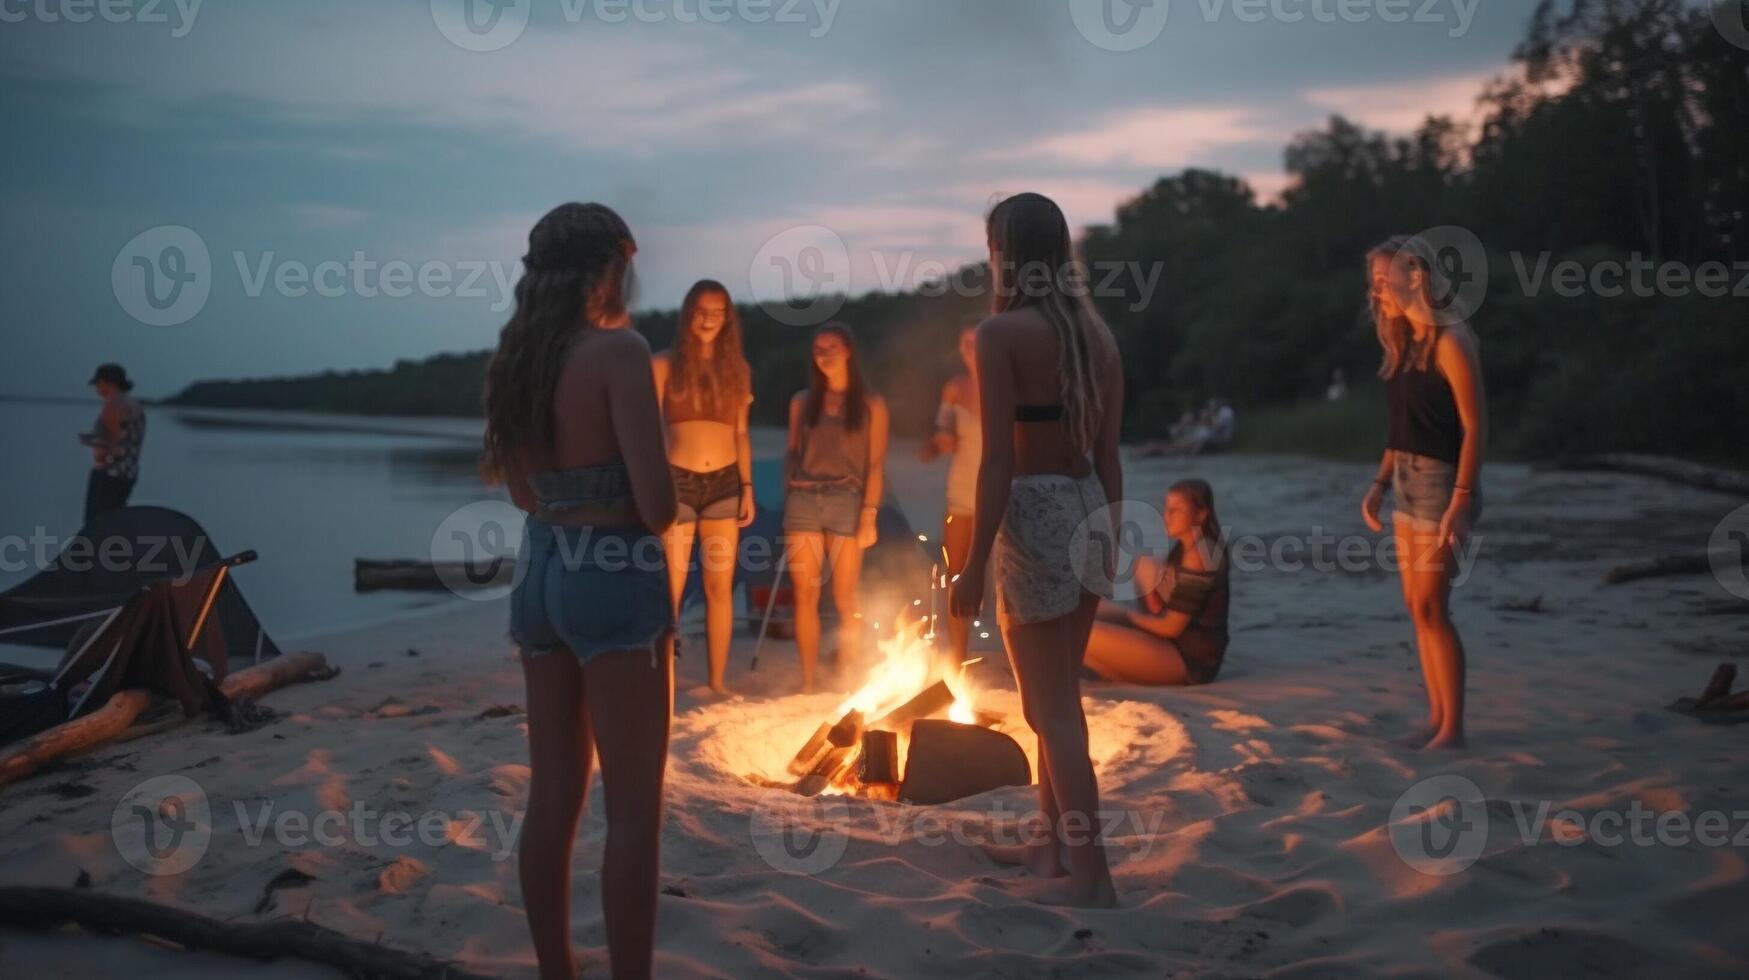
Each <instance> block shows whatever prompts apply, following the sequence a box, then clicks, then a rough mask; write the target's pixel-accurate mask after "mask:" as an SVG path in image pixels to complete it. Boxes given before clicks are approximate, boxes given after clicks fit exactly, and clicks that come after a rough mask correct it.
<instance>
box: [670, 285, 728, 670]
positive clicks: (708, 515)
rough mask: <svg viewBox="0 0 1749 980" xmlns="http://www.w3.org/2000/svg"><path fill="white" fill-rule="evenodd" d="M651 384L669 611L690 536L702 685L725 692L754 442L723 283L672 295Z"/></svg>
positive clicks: (686, 566)
mask: <svg viewBox="0 0 1749 980" xmlns="http://www.w3.org/2000/svg"><path fill="white" fill-rule="evenodd" d="M653 366H654V371H655V382H656V393H657V395H658V396H659V397H660V398H661V400H662V414H663V418H664V419H665V420H666V421H667V423H668V462H669V463H670V464H672V466H673V470H674V487H675V490H676V492H677V494H678V495H679V500H680V512H679V513H680V516H679V519H677V520H676V521H675V522H674V527H673V528H671V529H670V530H669V531H668V533H667V534H666V535H665V536H664V537H663V540H664V542H665V543H666V545H667V547H668V582H669V592H670V594H671V596H672V599H673V603H674V615H675V618H677V619H678V618H679V616H680V596H681V593H682V592H683V591H685V589H686V575H687V572H688V571H689V570H690V566H691V564H692V548H693V542H694V541H695V540H696V541H697V543H698V553H699V566H700V570H701V575H700V577H701V578H702V580H703V582H704V602H705V644H706V647H707V654H708V656H709V661H710V689H711V690H712V691H714V692H716V693H717V694H719V695H726V694H728V693H729V684H728V680H727V676H726V674H727V668H728V663H729V639H730V637H731V635H732V634H733V632H734V629H735V604H734V603H735V600H734V588H735V557H736V554H735V549H736V548H737V547H738V546H739V544H740V538H741V529H742V528H744V527H746V526H747V525H749V524H751V523H753V450H752V444H751V442H750V440H749V437H748V428H747V416H748V411H749V407H750V406H751V405H752V404H753V382H752V372H751V371H750V370H749V369H748V366H747V358H746V356H745V355H743V354H742V352H741V317H740V316H739V315H738V314H737V313H736V312H735V304H734V303H733V302H731V301H730V299H729V291H728V289H726V288H725V287H724V286H723V284H722V283H719V282H715V281H713V280H710V279H706V280H703V281H700V282H698V283H696V284H694V285H693V287H692V289H690V290H688V291H687V294H686V299H685V300H684V301H683V302H682V303H681V304H680V323H679V329H678V332H677V333H676V334H675V337H674V347H673V348H672V349H670V350H666V351H663V352H662V353H660V354H657V355H656V358H655V361H654V365H653Z"/></svg>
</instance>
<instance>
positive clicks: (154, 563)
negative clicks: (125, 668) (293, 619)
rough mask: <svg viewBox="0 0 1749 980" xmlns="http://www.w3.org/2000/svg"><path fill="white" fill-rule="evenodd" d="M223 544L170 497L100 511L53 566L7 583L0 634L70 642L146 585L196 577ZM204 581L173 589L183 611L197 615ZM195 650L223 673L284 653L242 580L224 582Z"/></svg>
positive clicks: (217, 674)
mask: <svg viewBox="0 0 1749 980" xmlns="http://www.w3.org/2000/svg"><path fill="white" fill-rule="evenodd" d="M220 559H221V552H220V551H219V549H218V548H217V546H215V545H214V544H213V541H212V538H211V537H210V536H208V534H207V533H206V531H205V530H204V529H203V528H202V527H201V526H200V525H199V524H197V523H195V521H194V519H193V518H191V517H189V516H188V515H186V514H182V513H178V512H177V511H174V510H170V509H168V508H165V507H123V508H121V509H119V510H112V511H108V512H106V513H102V514H99V515H97V516H96V517H94V518H92V519H91V522H90V523H89V524H87V525H86V526H85V527H84V528H83V529H82V530H80V532H79V533H78V534H77V535H75V536H74V537H73V538H71V539H69V540H68V541H67V543H66V545H65V546H64V547H62V549H61V551H60V553H59V554H58V555H56V556H55V559H54V561H53V562H51V563H50V564H49V565H48V566H47V567H46V568H44V569H43V570H42V571H41V572H38V573H37V574H36V575H34V576H32V577H31V578H29V579H27V580H25V581H24V582H22V583H20V584H19V585H17V586H16V587H14V588H12V589H10V590H8V591H6V592H4V593H0V643H17V644H23V645H25V646H40V647H57V648H61V649H65V648H67V647H68V646H69V645H70V644H71V643H72V641H73V638H74V635H75V634H77V633H79V631H80V630H81V628H85V630H86V633H87V634H89V633H90V632H91V629H90V627H91V624H95V623H101V622H103V621H104V618H105V617H107V616H109V615H110V614H111V613H113V612H114V611H115V610H116V609H118V608H119V607H121V606H123V605H124V604H126V603H128V602H129V600H130V599H132V598H133V597H134V596H135V594H136V593H138V592H139V591H140V590H141V589H143V588H145V587H147V586H149V585H152V584H153V583H157V582H163V581H167V580H168V581H170V582H171V583H173V584H178V585H186V584H191V583H190V580H191V579H192V578H194V577H196V574H197V570H205V569H207V567H208V566H212V565H213V564H214V563H216V562H219V561H220ZM204 592H205V590H203V589H199V588H181V587H178V588H172V589H168V590H166V593H165V594H166V595H167V596H168V598H167V599H166V600H165V601H167V602H169V603H171V606H170V612H172V613H173V614H174V616H175V620H176V621H177V622H181V623H191V622H193V621H194V620H195V619H196V617H197V616H198V615H199V612H200V609H199V605H200V604H201V603H202V602H203V598H204V596H203V593H204ZM193 653H194V655H195V656H198V657H200V658H201V659H202V660H205V661H206V662H207V663H208V664H209V665H211V667H212V670H213V677H214V678H215V679H218V680H223V679H224V676H225V674H226V673H227V672H228V670H229V669H230V668H232V667H234V666H247V665H249V664H253V663H258V662H260V661H262V660H265V659H267V658H269V657H276V656H278V655H279V647H278V646H276V645H275V644H274V642H273V640H272V638H271V637H269V636H268V635H267V632H266V630H264V629H262V627H261V622H260V621H259V620H257V619H256V618H255V613H254V611H253V610H251V609H250V608H249V604H248V603H247V602H245V601H244V600H243V594H242V593H241V592H239V591H237V586H236V583H235V582H232V581H231V580H230V579H229V577H228V576H227V577H226V578H225V579H224V580H223V582H222V584H221V585H220V588H219V590H218V594H217V597H216V599H215V600H214V602H213V607H212V610H211V613H210V616H209V619H208V622H207V624H206V628H205V629H204V630H203V631H202V632H201V636H200V638H199V642H198V644H197V646H196V649H195V650H194V651H193Z"/></svg>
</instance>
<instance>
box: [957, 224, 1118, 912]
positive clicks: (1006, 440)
mask: <svg viewBox="0 0 1749 980" xmlns="http://www.w3.org/2000/svg"><path fill="white" fill-rule="evenodd" d="M985 230H986V234H987V237H988V240H989V245H990V275H991V280H992V283H993V285H994V289H993V295H992V302H991V313H992V315H991V317H990V318H989V319H987V320H985V321H984V322H983V323H982V324H980V325H979V327H978V336H977V360H978V393H979V404H980V411H981V415H982V417H983V425H984V435H983V450H984V451H983V458H982V459H981V460H980V462H979V466H978V497H977V506H976V508H975V510H976V519H975V528H974V530H973V532H972V547H971V553H970V555H969V556H968V558H967V559H966V563H965V570H964V571H963V572H961V573H960V576H959V581H958V582H956V583H955V584H954V587H953V596H952V608H953V614H954V615H956V616H974V615H976V614H977V612H978V608H979V606H980V604H981V603H982V601H983V596H984V566H985V563H986V560H987V559H988V558H989V557H990V555H991V550H992V548H994V549H995V560H996V605H997V617H998V621H999V623H1000V625H1001V628H1002V640H1003V643H1004V645H1005V646H1006V647H1007V648H1008V658H1009V661H1010V662H1011V663H1012V665H1013V667H1014V679H1015V682H1016V683H1017V684H1018V686H1019V687H1020V702H1021V709H1022V712H1023V713H1024V714H1025V716H1026V722H1027V724H1028V725H1029V726H1031V728H1032V730H1033V733H1034V734H1036V735H1037V736H1038V743H1039V755H1038V760H1039V762H1038V787H1039V803H1040V807H1041V809H1042V811H1043V816H1044V819H1045V827H1044V828H1043V832H1042V833H1040V834H1038V835H1037V836H1036V837H1035V839H1033V840H1031V841H1029V842H1027V843H1025V844H1022V845H1021V846H1019V847H990V848H987V850H988V853H990V855H991V856H992V857H994V858H995V859H996V860H998V861H1003V862H1011V863H1019V864H1022V865H1024V866H1025V867H1026V868H1027V869H1028V870H1029V871H1031V872H1033V873H1034V874H1036V875H1039V876H1041V877H1048V878H1054V877H1059V876H1061V875H1062V874H1063V873H1064V870H1065V864H1066V865H1067V872H1068V876H1069V881H1068V884H1067V888H1066V889H1062V890H1058V891H1057V893H1056V894H1052V895H1051V896H1050V900H1052V901H1056V902H1061V903H1064V904H1071V905H1080V906H1090V907H1110V906H1112V905H1115V904H1116V903H1117V892H1116V890H1115V888H1114V886H1113V885H1112V881H1111V870H1110V868H1109V867H1108V866H1107V863H1106V858H1105V849H1104V847H1103V845H1102V844H1101V843H1100V841H1099V834H1098V827H1099V823H1098V811H1099V785H1098V782H1097V781H1096V779H1095V778H1094V774H1093V762H1092V760H1091V759H1090V758H1089V757H1088V754H1087V719H1086V717H1085V716H1084V715H1083V714H1082V711H1081V680H1080V676H1081V674H1080V672H1081V659H1082V655H1083V654H1084V653H1085V652H1086V650H1087V640H1088V636H1089V635H1090V634H1091V632H1092V629H1093V619H1094V614H1095V613H1096V612H1097V611H1098V608H1099V600H1100V598H1101V595H1102V594H1104V595H1109V594H1110V592H1111V576H1112V571H1113V569H1112V567H1111V565H1112V557H1113V556H1112V555H1111V554H1109V548H1101V547H1082V548H1076V547H1075V541H1076V539H1077V529H1078V528H1086V529H1087V530H1088V531H1089V532H1091V533H1090V534H1088V535H1087V536H1086V537H1084V538H1083V539H1082V541H1083V543H1087V542H1094V543H1097V542H1099V541H1106V542H1109V541H1110V540H1111V537H1110V535H1111V530H1112V528H1113V527H1114V526H1116V524H1115V521H1114V520H1113V516H1114V515H1115V514H1116V512H1117V510H1118V501H1120V500H1122V499H1123V467H1122V465H1121V462H1120V460H1119V457H1118V424H1119V421H1120V420H1121V419H1122V417H1123V373H1122V371H1121V370H1120V367H1119V362H1118V351H1117V341H1116V340H1115V339H1114V338H1113V337H1112V334H1111V331H1110V330H1109V329H1108V328H1107V327H1106V325H1105V321H1104V320H1102V319H1101V318H1100V316H1099V314H1098V312H1097V311H1095V310H1094V309H1093V304H1092V302H1091V301H1090V298H1089V290H1088V284H1087V281H1086V270H1085V268H1084V267H1083V266H1082V265H1081V263H1080V262H1079V260H1078V259H1077V258H1076V256H1075V251H1074V245H1073V243H1072V241H1071V239H1070V235H1069V222H1068V219H1067V218H1065V217H1064V216H1063V212H1062V209H1060V208H1058V207H1057V205H1056V203H1055V202H1053V201H1051V200H1050V199H1049V198H1046V197H1043V196H1041V195H1038V194H1019V195H1016V196H1014V197H1010V198H1008V199H1006V200H1004V201H1002V202H1001V203H999V204H997V205H996V207H995V208H994V209H992V210H991V212H990V216H989V219H988V221H987V222H986V229H985ZM998 532H1000V533H998Z"/></svg>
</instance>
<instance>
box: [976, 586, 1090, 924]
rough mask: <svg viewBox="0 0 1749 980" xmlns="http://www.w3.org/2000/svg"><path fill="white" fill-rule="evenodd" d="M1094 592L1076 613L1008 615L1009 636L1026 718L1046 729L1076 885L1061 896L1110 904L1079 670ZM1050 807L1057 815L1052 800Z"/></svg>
mask: <svg viewBox="0 0 1749 980" xmlns="http://www.w3.org/2000/svg"><path fill="white" fill-rule="evenodd" d="M1087 600H1088V601H1085V602H1083V604H1082V607H1081V608H1080V609H1079V610H1077V611H1076V612H1075V613H1074V614H1071V615H1068V616H1062V617H1059V618H1057V619H1052V620H1047V621H1045V622H1042V623H1028V624H1025V625H1019V624H1011V623H1005V624H1003V639H1004V640H1005V641H1006V643H1007V646H1008V656H1009V659H1010V660H1011V661H1012V663H1013V665H1014V677H1015V681H1016V682H1017V683H1018V685H1019V686H1020V700H1021V706H1022V710H1023V711H1024V712H1025V714H1026V722H1027V724H1028V725H1030V726H1031V727H1032V730H1033V732H1034V733H1035V734H1036V735H1037V736H1038V741H1039V757H1040V761H1041V765H1040V789H1041V792H1042V791H1043V790H1044V788H1045V787H1046V786H1047V785H1048V787H1049V790H1050V795H1051V797H1052V803H1053V804H1054V813H1055V816H1054V817H1053V818H1052V819H1051V824H1052V827H1053V828H1054V830H1055V832H1056V837H1057V844H1058V846H1059V847H1060V848H1061V850H1062V857H1063V860H1064V863H1066V864H1067V865H1068V869H1069V882H1068V889H1067V892H1066V894H1064V895H1063V896H1061V898H1062V900H1063V901H1064V902H1065V903H1067V904H1072V905H1080V906H1088V907H1101V908H1109V907H1111V906H1113V905H1116V904H1117V893H1116V890H1115V889H1114V888H1113V886H1112V882H1111V870H1110V868H1109V867H1108V866H1107V865H1106V858H1105V848H1104V847H1103V845H1102V844H1101V843H1100V841H1099V836H1098V834H1099V824H1098V813H1099V785H1098V783H1097V781H1096V780H1095V778H1094V775H1093V762H1092V760H1091V759H1089V758H1088V755H1087V719H1086V717H1085V716H1084V715H1083V714H1082V711H1081V690H1080V684H1079V681H1078V678H1077V676H1076V670H1077V668H1078V667H1079V666H1080V662H1081V653H1082V649H1081V647H1080V646H1078V641H1079V640H1080V637H1081V636H1082V635H1083V633H1082V630H1083V627H1082V626H1081V623H1082V622H1083V621H1090V620H1091V618H1092V614H1093V611H1094V609H1096V608H1097V602H1096V600H1094V599H1093V597H1091V596H1088V597H1087ZM1047 779H1048V784H1047V781H1046V780H1047ZM1046 812H1047V816H1050V815H1051V813H1052V808H1051V807H1046Z"/></svg>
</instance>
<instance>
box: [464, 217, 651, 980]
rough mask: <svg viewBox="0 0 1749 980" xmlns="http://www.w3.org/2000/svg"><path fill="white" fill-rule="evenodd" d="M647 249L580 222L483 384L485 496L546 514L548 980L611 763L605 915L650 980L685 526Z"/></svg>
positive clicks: (541, 547) (529, 633)
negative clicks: (637, 326) (592, 789)
mask: <svg viewBox="0 0 1749 980" xmlns="http://www.w3.org/2000/svg"><path fill="white" fill-rule="evenodd" d="M636 250H637V246H636V243H635V242H634V241H633V239H632V233H631V230H630V229H629V228H627V227H626V224H625V222H624V221H623V220H621V218H620V216H619V215H618V214H615V213H614V212H613V210H612V209H610V208H608V207H606V206H604V205H600V204H563V205H560V206H559V207H557V208H554V209H553V210H552V211H551V212H549V213H548V214H547V215H546V217H544V218H542V219H541V220H540V222H539V223H537V224H536V225H535V226H534V230H533V231H531V232H529V236H528V254H527V255H525V256H523V260H522V261H523V265H524V266H525V269H526V271H525V273H524V275H523V277H522V279H521V280H520V281H519V282H518V283H517V285H516V309H515V311H514V312H513V313H512V314H511V316H510V322H509V323H507V324H505V326H504V330H503V332H502V333H501V334H500V335H499V340H498V349H497V351H496V352H495V353H494V354H493V355H492V360H491V363H490V364H489V365H488V366H487V369H486V447H485V454H484V457H483V459H482V464H483V469H484V470H485V473H486V475H487V478H488V479H489V480H491V481H493V482H502V483H503V484H504V485H506V486H507V487H508V489H509V491H510V495H511V497H512V499H514V500H515V502H516V504H517V506H518V507H521V508H522V509H523V510H525V511H527V512H528V514H529V518H528V522H527V533H526V537H525V540H524V541H523V550H522V554H521V556H520V558H519V562H520V564H521V565H522V568H521V569H520V578H519V579H518V580H517V583H516V586H515V588H514V589H513V591H512V592H511V597H510V635H511V639H512V640H514V641H515V643H516V645H517V646H518V647H519V648H520V650H521V657H522V668H523V676H524V678H525V679H526V681H527V689H528V747H529V763H530V766H529V768H530V778H529V790H528V817H527V821H526V823H525V824H524V825H523V828H522V840H521V843H520V845H519V851H520V853H519V855H518V860H519V864H520V871H521V878H522V897H523V902H524V905H525V907H526V909H527V915H528V925H529V932H530V934H531V935H532V936H533V939H534V947H535V955H536V957H537V958H538V960H539V962H540V975H541V977H542V978H543V980H554V978H563V980H570V978H573V977H575V976H576V975H577V963H576V957H575V955H574V953H573V951H572V949H571V914H570V899H571V849H572V845H573V844H574V842H575V840H576V836H577V820H578V818H579V817H580V816H581V815H582V812H583V804H584V795H585V793H586V791H587V790H588V787H589V777H590V764H591V754H592V753H593V754H594V755H597V756H599V757H600V759H601V780H602V785H603V788H604V789H605V791H606V796H607V841H606V844H605V846H604V847H603V849H602V860H601V904H602V911H603V918H604V919H605V922H606V927H607V947H608V955H609V958H610V960H611V962H612V969H613V975H614V976H616V977H648V976H650V966H651V955H652V949H653V946H654V939H655V920H656V869H657V859H658V844H659V841H660V836H661V822H662V780H663V770H664V768H665V766H666V763H667V755H668V722H669V715H670V714H671V712H672V710H673V674H672V665H671V655H672V652H673V638H674V616H673V611H672V607H671V606H670V605H669V598H668V572H667V564H666V562H665V561H664V559H663V549H662V539H661V535H662V533H663V532H665V531H666V530H667V529H668V527H669V526H670V525H671V524H673V523H674V516H675V508H676V504H675V493H674V479H673V477H672V476H671V475H670V473H669V470H668V457H667V451H666V448H665V446H664V440H663V425H662V412H661V409H660V407H659V406H658V404H657V401H656V389H655V386H654V384H653V383H652V382H651V374H650V370H651V368H650V348H649V345H648V344H647V343H646V342H645V341H644V338H643V337H642V336H640V335H639V334H638V333H637V332H636V331H633V330H631V329H629V324H630V317H629V316H628V314H627V312H626V309H627V305H628V302H629V298H630V293H631V289H632V283H633V277H632V255H633V253H634V252H635V251H636Z"/></svg>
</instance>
